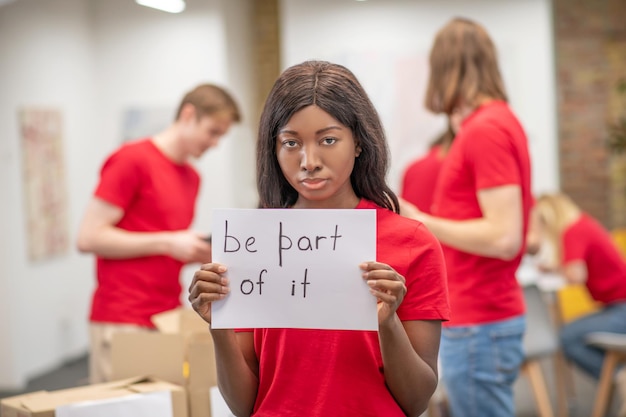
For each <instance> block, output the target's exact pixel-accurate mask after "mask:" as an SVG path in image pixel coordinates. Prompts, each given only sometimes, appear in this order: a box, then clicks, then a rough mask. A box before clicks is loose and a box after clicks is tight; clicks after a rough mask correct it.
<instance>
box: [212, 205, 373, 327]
mask: <svg viewBox="0 0 626 417" xmlns="http://www.w3.org/2000/svg"><path fill="white" fill-rule="evenodd" d="M212 234H213V254H212V255H213V261H214V262H219V263H222V264H224V265H226V266H227V267H228V271H227V272H226V276H227V277H228V278H229V279H230V289H231V291H230V293H229V294H228V295H227V296H226V298H224V299H223V300H220V301H218V302H214V303H213V304H212V311H211V320H212V327H213V328H255V327H268V328H269V327H274V328H277V327H284V328H308V329H344V330H377V329H378V319H377V313H376V299H375V298H374V296H372V294H371V293H370V292H369V287H368V286H367V284H366V283H365V281H364V280H363V278H362V271H361V269H360V268H359V264H360V263H362V262H364V261H374V260H375V259H376V211H375V210H329V209H325V210H322V209H319V210H297V209H282V210H281V209H231V210H226V209H218V210H215V211H214V213H213V229H212Z"/></svg>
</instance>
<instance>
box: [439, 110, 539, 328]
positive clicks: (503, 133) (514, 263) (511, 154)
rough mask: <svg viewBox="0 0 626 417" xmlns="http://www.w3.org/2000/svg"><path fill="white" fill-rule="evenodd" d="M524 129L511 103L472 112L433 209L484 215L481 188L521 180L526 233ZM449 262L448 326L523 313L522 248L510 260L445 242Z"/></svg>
mask: <svg viewBox="0 0 626 417" xmlns="http://www.w3.org/2000/svg"><path fill="white" fill-rule="evenodd" d="M530 175H531V173H530V158H529V155H528V144H527V139H526V134H525V133H524V130H523V128H522V126H521V125H520V123H519V122H518V120H517V118H516V117H515V116H514V115H513V113H512V112H511V110H510V109H509V106H508V105H507V103H505V102H503V101H492V102H489V103H487V104H485V105H483V106H481V107H479V108H478V109H476V111H474V112H473V113H472V114H471V115H470V116H468V117H467V118H466V119H465V120H464V122H463V125H462V127H461V129H460V131H459V132H458V134H457V136H456V138H455V140H454V143H453V144H452V146H451V148H450V150H449V152H448V154H447V155H446V158H445V159H444V162H443V166H442V167H441V172H440V174H439V180H438V182H437V187H436V190H435V200H434V204H433V214H435V215H436V216H438V217H442V218H446V219H452V220H468V219H476V218H480V217H482V211H481V209H480V205H479V203H478V197H477V193H478V192H479V191H480V190H484V189H489V188H493V187H500V186H504V185H512V184H513V185H518V186H519V187H520V189H521V193H522V204H523V211H522V212H523V216H524V218H523V220H524V228H523V236H525V235H526V229H527V226H528V214H529V211H530V206H531V204H532V196H531V189H530V188H531V187H530ZM442 247H443V250H444V256H445V259H446V265H447V267H448V288H449V291H450V305H451V307H452V318H451V320H450V321H449V322H447V323H445V325H447V326H455V325H468V324H480V323H489V322H493V321H498V320H503V319H507V318H512V317H515V316H518V315H521V314H523V313H524V299H523V293H522V290H521V288H520V286H519V284H518V282H517V280H516V277H515V272H516V270H517V267H518V266H519V263H520V261H521V258H522V254H523V252H524V248H522V250H520V253H519V254H518V256H516V257H515V259H513V260H510V261H505V260H501V259H496V258H487V257H483V256H478V255H473V254H469V253H466V252H462V251H460V250H458V249H455V248H452V247H450V246H446V245H442Z"/></svg>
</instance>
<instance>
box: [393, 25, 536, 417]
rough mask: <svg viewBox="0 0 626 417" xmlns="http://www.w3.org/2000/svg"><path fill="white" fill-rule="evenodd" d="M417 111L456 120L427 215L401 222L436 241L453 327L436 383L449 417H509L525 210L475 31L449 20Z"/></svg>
mask: <svg viewBox="0 0 626 417" xmlns="http://www.w3.org/2000/svg"><path fill="white" fill-rule="evenodd" d="M425 102H426V107H427V108H428V109H429V110H431V111H432V112H434V113H444V114H447V115H448V116H451V115H453V114H455V115H458V117H459V119H460V120H461V121H462V122H461V127H460V129H459V131H458V133H457V135H456V137H455V139H454V142H453V143H452V146H450V149H449V151H448V153H447V155H446V157H445V159H444V162H443V164H442V166H441V172H440V173H439V178H438V180H437V185H436V188H435V196H434V203H433V206H432V213H433V214H432V215H429V214H426V213H424V212H422V211H420V210H418V209H417V208H416V207H415V206H414V205H412V204H410V203H408V202H406V201H404V202H403V203H402V208H401V212H402V213H403V214H405V215H407V216H409V217H412V218H415V219H417V220H420V221H422V222H423V223H425V224H426V226H427V227H428V228H429V229H430V230H431V231H432V232H433V233H434V234H435V236H436V237H437V238H438V239H439V240H440V242H441V243H442V246H443V248H444V253H445V258H446V265H447V270H448V286H449V291H450V306H451V309H452V319H451V320H450V321H449V322H447V323H445V324H444V329H443V334H442V342H441V355H440V358H441V365H442V375H443V382H444V384H445V390H446V393H447V397H448V404H449V407H450V411H451V413H452V415H453V416H455V417H464V416H468V417H488V416H498V417H504V416H508V417H512V416H514V415H515V411H514V408H515V407H514V401H513V383H514V382H515V379H516V378H517V375H518V373H519V370H520V366H521V364H522V361H523V358H524V354H523V349H522V336H523V334H524V330H525V325H526V322H525V315H524V313H525V310H524V300H523V293H522V289H521V287H520V286H519V284H518V282H517V279H516V271H517V268H518V266H519V264H520V260H521V258H522V254H523V252H524V250H523V249H524V248H523V246H524V243H523V242H524V236H525V234H526V229H527V224H528V215H529V211H530V205H531V200H532V196H531V184H530V182H531V180H530V178H531V170H530V159H529V154H528V143H527V142H528V141H527V138H526V133H525V132H524V129H523V128H522V126H521V124H520V122H519V121H518V119H517V117H516V116H515V115H514V114H513V112H512V111H511V109H510V107H509V105H508V103H507V94H506V91H505V88H504V83H503V81H502V76H501V74H500V69H499V66H498V62H497V56H496V50H495V47H494V44H493V42H492V40H491V38H490V37H489V35H488V33H487V32H486V30H485V29H484V28H483V27H482V26H481V25H479V24H478V23H476V22H474V21H471V20H468V19H464V18H455V19H452V20H451V21H450V22H449V23H448V24H446V25H445V26H444V27H443V28H442V29H440V30H439V32H438V33H437V35H436V37H435V40H434V43H433V46H432V49H431V53H430V78H429V83H428V89H427V93H426V100H425Z"/></svg>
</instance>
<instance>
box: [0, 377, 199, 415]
mask: <svg viewBox="0 0 626 417" xmlns="http://www.w3.org/2000/svg"><path fill="white" fill-rule="evenodd" d="M0 415H2V417H82V416H85V417H87V416H89V417H94V416H116V417H139V416H146V417H147V416H151V417H187V416H188V415H189V413H188V408H187V396H186V394H185V390H184V389H183V388H182V387H180V386H178V385H175V384H172V383H169V382H167V381H162V380H159V379H157V378H152V377H142V378H139V377H138V378H129V379H126V380H120V381H114V382H109V383H104V384H94V385H86V386H84V387H78V388H70V389H65V390H59V391H51V392H50V391H37V392H33V393H30V394H25V395H19V396H16V397H9V398H4V399H3V400H2V401H1V402H0Z"/></svg>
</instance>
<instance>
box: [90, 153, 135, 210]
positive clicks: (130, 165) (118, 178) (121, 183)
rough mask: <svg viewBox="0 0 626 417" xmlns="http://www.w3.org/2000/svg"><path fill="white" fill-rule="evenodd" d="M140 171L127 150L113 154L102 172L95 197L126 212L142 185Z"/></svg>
mask: <svg viewBox="0 0 626 417" xmlns="http://www.w3.org/2000/svg"><path fill="white" fill-rule="evenodd" d="M140 179H141V176H140V170H139V166H138V165H137V164H136V163H135V160H134V158H132V154H130V153H129V152H128V150H127V149H124V148H122V149H120V150H118V151H117V152H115V153H113V154H112V155H111V156H110V157H109V158H108V159H107V160H106V161H105V162H104V165H103V166H102V169H101V170H100V182H99V184H98V186H97V188H96V191H95V193H94V194H95V196H96V197H99V198H101V199H103V200H105V201H106V202H108V203H111V204H114V205H116V206H118V207H120V208H122V209H124V210H126V208H127V207H128V206H129V205H130V203H131V201H132V200H133V198H134V196H135V193H136V192H137V189H138V188H139V185H140Z"/></svg>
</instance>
